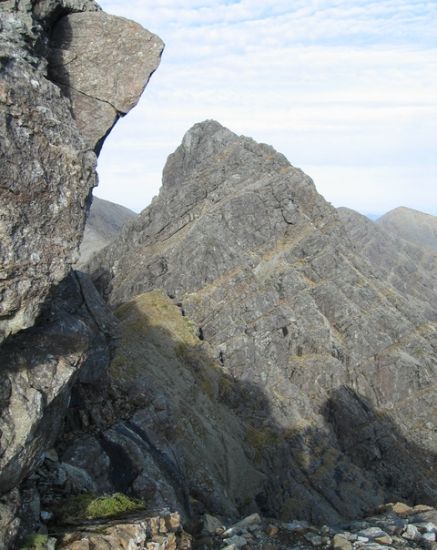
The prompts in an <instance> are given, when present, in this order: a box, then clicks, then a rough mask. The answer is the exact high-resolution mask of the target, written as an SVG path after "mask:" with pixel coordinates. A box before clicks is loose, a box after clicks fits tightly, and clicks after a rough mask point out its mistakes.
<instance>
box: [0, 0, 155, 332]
mask: <svg viewBox="0 0 437 550" xmlns="http://www.w3.org/2000/svg"><path fill="white" fill-rule="evenodd" d="M15 4H16V3H15V2H14V3H12V2H2V3H1V4H0V14H1V35H0V40H1V44H0V48H1V50H0V51H1V58H0V63H1V80H0V103H1V106H2V109H1V114H0V139H1V150H0V155H1V157H0V160H1V164H2V170H1V174H0V204H1V206H0V237H1V247H0V265H1V272H0V280H1V287H0V341H1V340H3V339H4V338H5V337H7V336H8V335H9V334H14V333H16V332H18V331H19V330H21V329H23V328H27V327H29V326H31V325H32V324H33V322H34V321H35V319H36V317H37V315H38V313H39V312H40V309H41V306H42V304H43V302H44V300H45V299H46V298H47V295H48V293H49V291H50V289H51V287H52V286H53V285H54V284H56V283H58V282H59V281H61V280H62V279H63V278H64V277H65V275H66V273H67V272H68V270H69V269H70V266H71V264H72V263H74V261H75V260H76V259H77V250H78V246H79V244H80V240H81V238H82V233H83V226H84V223H85V217H86V214H87V211H88V208H89V204H90V202H91V195H90V193H91V189H92V188H93V187H94V186H95V185H96V184H97V176H96V171H95V168H96V154H95V150H99V149H100V147H101V145H102V143H103V140H104V138H105V137H106V135H107V134H108V132H109V131H110V129H111V128H112V126H113V125H114V123H115V121H116V120H117V119H118V118H119V117H120V116H123V115H124V114H126V113H127V112H128V111H129V110H130V109H131V108H132V107H133V106H134V105H135V104H136V102H137V101H138V99H139V96H140V95H141V93H142V91H143V89H144V86H145V85H146V84H147V82H148V80H149V78H150V75H151V74H152V73H153V71H154V70H155V69H156V68H157V66H158V64H159V60H160V54H161V51H162V48H163V44H162V42H161V41H160V39H159V38H157V37H156V36H154V35H152V34H151V33H150V32H148V31H146V30H145V29H143V28H142V27H140V26H139V25H137V24H136V23H133V22H130V21H127V20H125V19H120V18H117V17H113V16H109V15H107V14H105V13H103V12H102V11H100V9H99V8H98V6H97V4H95V3H94V2H91V1H90V2H79V1H78V2H75V1H71V0H70V1H64V2H38V3H36V6H35V7H34V8H32V4H34V3H31V2H27V3H26V2H20V3H19V4H18V7H17V8H15ZM82 10H87V11H86V12H84V13H72V12H81V11H82Z"/></svg>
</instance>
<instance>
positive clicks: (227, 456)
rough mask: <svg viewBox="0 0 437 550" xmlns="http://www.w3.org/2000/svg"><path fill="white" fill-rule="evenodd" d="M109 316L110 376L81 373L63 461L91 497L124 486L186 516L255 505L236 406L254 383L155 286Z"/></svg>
mask: <svg viewBox="0 0 437 550" xmlns="http://www.w3.org/2000/svg"><path fill="white" fill-rule="evenodd" d="M115 314H116V316H117V319H118V320H119V323H120V339H119V340H118V346H117V350H116V353H115V356H114V358H113V361H112V364H111V367H110V369H109V371H108V378H107V379H105V378H104V377H103V378H102V379H101V380H100V383H99V386H98V387H93V386H90V385H89V384H88V383H87V381H86V380H85V381H84V382H80V383H79V384H77V385H76V386H75V389H74V392H73V399H72V403H71V405H70V407H69V410H68V413H67V422H66V426H65V429H64V432H63V435H62V437H61V438H60V439H59V441H58V444H57V449H58V454H59V456H60V458H61V461H62V465H61V466H60V467H61V468H62V467H63V465H69V466H71V467H73V468H76V469H77V471H81V472H83V475H82V478H83V479H91V480H92V483H93V485H92V488H91V489H92V491H93V492H95V493H97V494H101V493H111V492H114V491H122V492H124V493H128V494H131V495H133V496H135V497H136V498H141V499H143V500H144V502H145V504H146V507H147V509H149V510H162V509H163V508H168V507H170V509H172V510H178V511H179V512H180V513H182V514H183V516H184V518H185V520H187V521H188V520H191V519H193V518H194V517H196V515H198V514H199V513H201V512H202V511H209V512H210V513H211V512H213V513H216V514H220V515H222V516H225V517H229V516H230V517H238V516H239V515H240V514H243V513H244V512H246V511H247V512H249V511H251V509H253V504H252V503H253V502H254V497H255V495H256V494H257V492H258V490H259V486H260V485H262V483H263V482H264V480H265V476H264V475H263V473H262V472H260V471H259V468H258V466H257V464H256V463H255V461H254V454H255V451H254V449H252V447H251V446H250V444H249V442H248V441H246V440H247V434H248V430H250V429H251V428H250V425H249V424H247V423H246V421H245V420H246V419H245V417H244V415H243V414H242V412H243V411H242V410H241V406H240V405H241V402H242V401H243V399H248V395H247V394H248V393H250V392H251V391H252V389H251V384H250V383H247V384H242V383H239V382H238V381H236V380H234V379H232V377H230V376H229V375H226V374H225V373H223V371H222V369H221V368H220V363H219V361H218V360H214V359H213V358H212V357H211V353H210V350H209V346H208V344H207V343H205V342H202V341H201V340H200V339H199V337H198V335H197V334H196V332H197V330H196V327H195V326H194V325H193V323H192V322H190V321H189V320H188V319H187V317H184V316H182V315H181V311H180V308H178V307H177V306H176V305H175V304H174V303H172V301H171V300H170V299H169V298H168V297H167V296H165V295H164V294H163V293H162V292H161V291H153V292H150V293H145V294H141V295H139V296H137V297H136V298H134V299H133V300H131V301H129V302H127V303H126V304H123V305H122V306H120V307H119V308H117V309H116V311H115ZM255 395H256V394H255ZM254 404H257V403H254ZM40 492H41V493H42V494H43V495H44V491H40ZM61 496H62V494H61V492H60V491H59V490H58V500H57V499H55V501H54V502H53V501H52V502H51V508H52V509H53V508H54V509H55V510H56V509H58V508H59V506H60V505H61V506H62V498H61V500H60V501H59V497H61ZM67 496H68V494H67ZM43 500H45V496H43ZM251 504H252V507H251Z"/></svg>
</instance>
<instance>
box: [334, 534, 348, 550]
mask: <svg viewBox="0 0 437 550" xmlns="http://www.w3.org/2000/svg"><path fill="white" fill-rule="evenodd" d="M332 548H333V550H352V548H353V547H352V544H351V542H350V541H349V540H348V539H347V538H345V537H343V536H342V535H335V536H334V538H333V540H332Z"/></svg>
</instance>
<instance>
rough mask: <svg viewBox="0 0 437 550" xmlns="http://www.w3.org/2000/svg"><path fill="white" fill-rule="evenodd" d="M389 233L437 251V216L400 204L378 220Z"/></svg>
mask: <svg viewBox="0 0 437 550" xmlns="http://www.w3.org/2000/svg"><path fill="white" fill-rule="evenodd" d="M377 223H378V224H379V225H380V226H381V227H382V228H383V229H385V230H386V231H387V232H388V233H390V234H392V235H394V236H397V237H401V238H402V239H405V240H406V241H410V242H412V243H415V244H418V245H420V246H425V247H427V248H431V249H432V250H434V251H436V252H437V217H436V216H431V215H430V214H425V213H424V212H419V211H418V210H413V209H412V208H405V206H400V207H399V208H395V209H394V210H390V212H387V214H384V216H382V217H381V218H379V219H378V220H377Z"/></svg>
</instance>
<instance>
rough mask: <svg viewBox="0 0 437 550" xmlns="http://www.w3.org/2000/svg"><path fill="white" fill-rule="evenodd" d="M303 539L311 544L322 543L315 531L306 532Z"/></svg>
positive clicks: (320, 544) (319, 544) (318, 544)
mask: <svg viewBox="0 0 437 550" xmlns="http://www.w3.org/2000/svg"><path fill="white" fill-rule="evenodd" d="M305 539H306V540H307V541H308V542H309V543H310V544H312V545H313V546H322V544H323V540H322V537H321V536H320V535H317V534H316V533H307V534H306V535H305Z"/></svg>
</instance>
